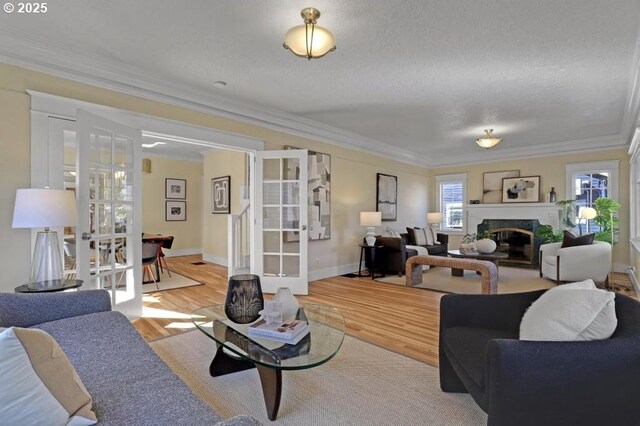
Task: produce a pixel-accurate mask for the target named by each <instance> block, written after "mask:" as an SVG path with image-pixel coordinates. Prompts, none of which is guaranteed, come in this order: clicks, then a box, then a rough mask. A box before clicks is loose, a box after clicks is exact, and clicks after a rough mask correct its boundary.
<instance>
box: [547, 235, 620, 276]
mask: <svg viewBox="0 0 640 426" xmlns="http://www.w3.org/2000/svg"><path fill="white" fill-rule="evenodd" d="M561 246H562V243H550V244H543V245H541V246H540V276H541V277H546V278H550V279H552V280H555V281H556V282H557V283H558V284H559V283H560V282H561V281H582V280H586V279H588V278H591V279H592V280H593V281H594V282H596V283H604V284H605V286H607V287H608V286H609V272H610V271H611V262H612V260H611V244H609V243H606V242H603V241H594V242H593V244H590V245H586V246H575V247H565V248H560V247H561Z"/></svg>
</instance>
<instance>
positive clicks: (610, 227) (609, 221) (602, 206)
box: [593, 198, 621, 245]
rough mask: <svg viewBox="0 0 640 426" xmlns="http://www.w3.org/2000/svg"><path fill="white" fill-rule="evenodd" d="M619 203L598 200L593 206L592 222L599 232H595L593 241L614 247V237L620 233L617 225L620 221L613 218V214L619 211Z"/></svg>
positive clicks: (605, 199)
mask: <svg viewBox="0 0 640 426" xmlns="http://www.w3.org/2000/svg"><path fill="white" fill-rule="evenodd" d="M620 207H621V206H620V203H618V202H617V201H615V200H612V199H611V198H598V199H597V200H596V202H595V203H594V205H593V208H594V209H595V210H596V213H597V214H596V217H594V218H593V222H594V223H595V224H596V225H598V227H599V228H600V230H599V231H598V232H596V236H595V239H596V240H598V241H606V242H607V243H609V244H611V245H614V244H615V242H616V241H615V240H616V235H618V233H619V232H620V228H619V227H618V224H619V223H620V219H618V218H617V217H615V216H614V214H615V213H616V212H617V211H618V210H620Z"/></svg>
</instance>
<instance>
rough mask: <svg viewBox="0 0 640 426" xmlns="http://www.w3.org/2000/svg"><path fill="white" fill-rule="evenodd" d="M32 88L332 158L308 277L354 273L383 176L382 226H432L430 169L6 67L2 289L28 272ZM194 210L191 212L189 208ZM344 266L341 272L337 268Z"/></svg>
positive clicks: (0, 133) (0, 87)
mask: <svg viewBox="0 0 640 426" xmlns="http://www.w3.org/2000/svg"><path fill="white" fill-rule="evenodd" d="M26 90H35V91H40V92H45V93H51V94H54V95H59V96H64V97H68V98H74V99H79V100H82V101H86V102H92V103H96V104H102V105H107V106H111V107H115V108H121V109H125V110H130V111H135V112H138V113H142V114H148V115H154V116H158V117H162V118H166V119H170V120H177V121H183V122H185V123H190V124H195V125H198V126H203V127H209V128H214V129H219V130H223V131H227V132H232V133H238V134H241V135H246V136H251V137H255V138H259V139H261V140H263V141H264V142H265V148H266V149H268V150H271V149H282V148H283V147H284V146H285V145H291V146H297V147H300V148H309V149H313V150H315V151H319V152H324V153H328V154H331V156H332V158H331V160H332V165H331V166H332V182H333V183H332V206H331V221H332V234H331V239H329V240H324V241H312V242H310V243H309V269H310V271H311V272H310V277H318V276H329V275H335V274H337V273H345V272H350V271H351V270H353V267H354V266H355V265H356V263H357V261H358V258H359V249H358V247H357V244H358V243H359V242H360V241H361V238H362V236H363V234H364V230H363V229H362V228H361V227H360V225H359V223H358V222H359V212H360V211H362V210H375V185H376V173H378V172H379V173H387V174H392V175H396V176H398V188H399V198H398V221H397V222H385V223H384V226H391V227H393V228H395V229H397V230H401V229H403V228H404V227H405V226H408V225H424V224H425V222H426V219H425V217H426V212H427V177H428V171H427V170H426V169H424V168H420V167H413V166H409V165H406V164H403V163H399V162H397V161H392V160H388V159H385V158H382V157H378V156H374V155H370V154H368V153H364V152H356V151H353V150H349V149H344V148H339V147H337V146H334V145H329V144H325V143H321V142H317V141H313V140H310V139H306V138H302V137H298V136H293V135H289V134H285V133H281V132H277V131H273V130H268V129H265V128H262V127H258V126H254V125H250V124H244V123H240V122H237V121H233V120H229V119H224V118H218V117H214V116H212V115H209V114H205V113H201V112H196V111H192V110H188V109H185V108H179V107H174V106H170V105H166V104H162V103H160V102H154V101H149V100H145V99H142V98H139V97H135V96H130V95H124V94H121V93H117V92H113V91H110V90H105V89H100V88H97V87H94V86H90V85H86V84H82V83H77V82H73V81H70V80H66V79H62V78H57V77H53V76H50V75H47V74H42V73H38V72H35V71H30V70H27V69H24V68H20V67H15V66H10V65H5V64H0V112H2V116H1V118H0V120H1V121H0V122H1V123H2V124H3V125H2V126H1V127H0V141H1V142H2V149H3V156H2V157H1V160H0V161H2V163H1V164H2V168H1V171H0V173H2V176H3V177H5V179H3V180H2V182H1V183H0V185H1V186H0V188H1V190H2V193H1V196H2V200H3V201H4V202H3V203H2V205H1V206H0V209H2V210H0V216H1V217H0V227H1V229H0V235H2V236H1V240H0V270H2V271H3V274H2V277H1V278H0V291H11V290H12V289H13V287H15V286H16V285H18V284H20V283H22V281H24V280H25V279H26V278H27V277H28V273H29V272H28V268H29V259H30V256H31V254H30V249H29V231H28V230H13V229H11V216H12V207H13V203H14V199H15V190H16V189H17V188H20V187H28V186H29V183H30V179H29V178H30V170H29V163H30V161H29V147H30V130H29V129H30V115H29V106H30V98H29V96H28V95H27V93H26ZM233 195H234V194H232V196H233ZM235 195H237V193H236V194H235ZM188 209H189V211H191V208H190V207H188ZM341 265H342V267H339V266H341Z"/></svg>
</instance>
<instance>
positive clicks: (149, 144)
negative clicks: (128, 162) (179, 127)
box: [142, 141, 166, 148]
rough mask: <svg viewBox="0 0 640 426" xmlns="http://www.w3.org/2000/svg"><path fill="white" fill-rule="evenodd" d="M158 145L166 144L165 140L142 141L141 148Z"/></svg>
mask: <svg viewBox="0 0 640 426" xmlns="http://www.w3.org/2000/svg"><path fill="white" fill-rule="evenodd" d="M158 145H166V143H165V142H160V141H158V142H154V143H143V144H142V147H143V148H153V147H154V146H158Z"/></svg>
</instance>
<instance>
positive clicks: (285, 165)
mask: <svg viewBox="0 0 640 426" xmlns="http://www.w3.org/2000/svg"><path fill="white" fill-rule="evenodd" d="M307 167H308V166H307V150H304V149H301V150H286V151H259V152H257V153H256V168H255V170H256V172H255V182H256V185H255V203H254V206H255V209H256V210H255V212H254V217H255V218H256V226H255V231H256V232H255V234H254V235H255V237H256V238H255V245H254V251H255V254H254V256H253V257H252V258H253V259H254V262H255V268H254V270H255V271H256V273H257V274H258V275H260V278H261V283H262V290H263V291H264V292H266V293H275V292H276V291H277V289H278V288H279V287H289V288H290V289H291V291H292V292H293V293H294V294H307V293H308V282H307V263H308V261H307V242H308V240H307V238H308V230H307V210H308V209H307V203H308V201H307V174H308V170H307Z"/></svg>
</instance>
